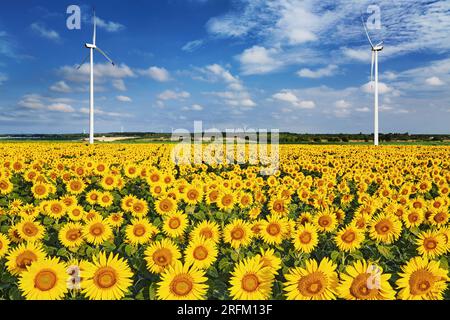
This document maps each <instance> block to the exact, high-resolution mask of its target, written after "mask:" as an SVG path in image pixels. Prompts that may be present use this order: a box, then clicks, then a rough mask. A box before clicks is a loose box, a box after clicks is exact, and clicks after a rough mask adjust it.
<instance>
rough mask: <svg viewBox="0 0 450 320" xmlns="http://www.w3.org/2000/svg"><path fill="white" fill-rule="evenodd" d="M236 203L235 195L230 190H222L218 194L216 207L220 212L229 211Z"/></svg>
mask: <svg viewBox="0 0 450 320" xmlns="http://www.w3.org/2000/svg"><path fill="white" fill-rule="evenodd" d="M236 201H237V195H236V194H235V193H234V192H232V191H231V190H227V189H224V190H222V191H221V192H220V194H219V198H218V199H217V201H216V205H217V207H218V208H219V209H220V210H223V211H229V210H231V209H233V208H234V205H235V204H236Z"/></svg>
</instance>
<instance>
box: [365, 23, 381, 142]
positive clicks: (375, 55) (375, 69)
mask: <svg viewBox="0 0 450 320" xmlns="http://www.w3.org/2000/svg"><path fill="white" fill-rule="evenodd" d="M361 19H362V16H361ZM362 22H363V26H364V31H365V32H366V36H367V40H369V43H370V47H371V48H372V65H371V67H370V82H371V83H372V82H374V80H375V90H374V91H375V105H374V141H373V142H374V145H375V146H378V145H379V128H378V53H379V52H381V51H382V50H383V49H384V47H383V41H381V42H380V43H378V44H377V45H374V44H373V42H372V40H371V39H370V36H369V31H368V30H367V26H366V23H365V22H364V20H363V19H362ZM374 74H375V79H374Z"/></svg>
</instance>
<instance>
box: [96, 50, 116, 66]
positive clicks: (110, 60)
mask: <svg viewBox="0 0 450 320" xmlns="http://www.w3.org/2000/svg"><path fill="white" fill-rule="evenodd" d="M95 50H97V51H98V52H100V53H101V54H102V55H103V56H104V57H105V58H106V60H108V61H109V62H110V63H111V64H112V65H113V66H115V65H116V64H115V63H114V61H112V59H111V58H110V57H108V55H107V54H106V53H105V52H103V50H102V49H100V48H99V47H96V48H95Z"/></svg>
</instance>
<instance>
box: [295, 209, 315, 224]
mask: <svg viewBox="0 0 450 320" xmlns="http://www.w3.org/2000/svg"><path fill="white" fill-rule="evenodd" d="M307 223H310V224H311V223H313V216H312V214H311V213H310V212H302V213H301V214H300V215H299V217H298V219H297V224H298V225H305V224H307Z"/></svg>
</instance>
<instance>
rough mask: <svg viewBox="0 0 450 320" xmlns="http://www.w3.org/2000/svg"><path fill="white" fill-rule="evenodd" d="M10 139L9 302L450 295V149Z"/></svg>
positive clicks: (1, 172) (3, 195)
mask: <svg viewBox="0 0 450 320" xmlns="http://www.w3.org/2000/svg"><path fill="white" fill-rule="evenodd" d="M170 149H171V146H167V145H98V146H95V147H87V146H84V145H77V144H37V143H33V144H1V145H0V298H3V299H23V298H26V299H336V298H341V299H350V300H355V299H448V298H450V294H449V289H448V281H449V276H448V265H449V254H448V253H449V251H450V228H449V214H450V213H449V210H450V198H449V192H450V188H449V182H450V149H449V148H445V147H442V148H440V147H382V148H377V149H373V148H369V147H339V146H330V147H313V146H281V155H280V166H279V170H278V171H276V173H275V174H274V175H272V176H261V175H260V170H259V167H258V166H256V165H255V166H250V165H245V164H244V165H205V164H202V165H192V166H191V165H183V166H178V165H175V164H174V163H173V162H172V161H171V158H170Z"/></svg>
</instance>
